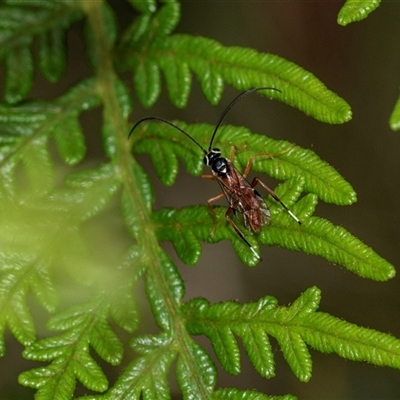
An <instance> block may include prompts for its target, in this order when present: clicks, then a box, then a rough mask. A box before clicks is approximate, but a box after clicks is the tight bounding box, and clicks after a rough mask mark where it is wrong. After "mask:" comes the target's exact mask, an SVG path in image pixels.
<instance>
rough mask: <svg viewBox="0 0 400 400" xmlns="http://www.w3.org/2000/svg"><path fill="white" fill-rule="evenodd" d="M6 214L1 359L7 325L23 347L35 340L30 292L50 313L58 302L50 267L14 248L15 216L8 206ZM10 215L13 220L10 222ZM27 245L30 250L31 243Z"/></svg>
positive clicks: (0, 302)
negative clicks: (29, 304) (27, 303)
mask: <svg viewBox="0 0 400 400" xmlns="http://www.w3.org/2000/svg"><path fill="white" fill-rule="evenodd" d="M14 212H15V211H14ZM2 214H3V215H2V217H3V218H2V221H3V223H2V229H1V230H0V237H1V238H2V243H3V246H4V249H8V252H7V250H3V251H2V252H1V254H0V261H1V263H0V277H1V280H0V293H1V296H0V337H1V339H0V340H1V346H0V356H3V355H4V352H5V348H4V340H3V335H4V330H5V327H6V326H7V325H8V327H9V329H10V331H11V333H12V334H13V336H14V337H15V338H16V339H17V340H18V341H19V342H20V343H22V344H24V345H29V344H30V343H32V342H33V340H34V339H35V335H36V332H35V327H34V324H33V320H32V317H31V315H30V312H29V308H28V307H27V305H26V297H27V294H28V291H29V290H30V289H31V290H32V291H33V293H34V294H35V295H36V297H37V298H38V300H39V301H40V303H41V304H42V305H43V307H45V308H46V309H47V310H48V311H54V309H55V307H56V305H57V300H58V297H57V295H56V293H55V289H54V286H53V283H52V279H51V277H50V274H49V265H48V264H47V263H45V262H41V263H40V261H37V260H35V259H34V258H33V257H32V256H31V254H29V252H28V251H25V253H24V252H21V250H20V249H16V248H15V245H14V246H13V245H12V244H10V241H12V240H10V235H11V234H12V233H13V230H12V227H11V224H10V223H9V222H10V221H11V218H12V217H14V216H15V214H14V213H12V210H11V209H10V208H9V207H5V206H4V204H2ZM7 215H8V218H10V219H9V220H8V222H7V217H6V216H7ZM7 238H8V240H7ZM4 239H6V240H4ZM22 239H25V238H22ZM7 242H8V243H7ZM24 242H25V243H24V244H25V246H26V247H28V246H29V244H30V243H29V241H24Z"/></svg>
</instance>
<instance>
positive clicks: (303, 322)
mask: <svg viewBox="0 0 400 400" xmlns="http://www.w3.org/2000/svg"><path fill="white" fill-rule="evenodd" d="M319 301H320V291H319V290H318V289H317V288H311V289H308V290H307V291H306V292H305V293H303V294H302V295H301V296H300V298H299V299H297V300H296V301H295V302H294V303H293V304H292V305H291V306H290V307H277V305H276V300H275V299H274V298H271V297H266V298H263V299H261V300H259V301H258V302H254V303H248V304H244V305H240V304H238V303H236V302H224V303H217V304H214V305H210V304H209V303H208V301H207V300H205V299H194V300H191V301H189V302H188V303H186V305H185V308H184V311H185V314H186V316H187V328H188V329H189V331H190V332H191V333H192V334H195V335H198V334H203V335H205V336H207V337H208V338H209V339H210V340H211V342H212V344H213V348H214V351H215V354H216V356H217V357H218V360H219V361H220V362H221V365H222V366H223V368H224V369H226V370H227V371H228V372H230V373H238V372H240V355H239V353H237V352H236V349H237V345H236V344H235V345H233V342H234V341H236V337H239V338H240V339H241V340H242V341H245V340H247V339H248V337H249V336H248V335H243V332H249V331H258V332H265V333H267V334H269V335H272V336H273V337H275V338H276V339H277V341H278V343H279V345H280V347H281V349H282V351H283V355H284V356H285V359H286V361H287V362H288V364H289V365H290V367H291V369H292V371H293V372H294V374H295V375H296V376H297V377H298V378H299V379H300V380H301V381H308V380H309V379H310V378H311V358H310V354H309V352H308V350H307V347H306V345H307V344H308V345H311V346H312V347H313V348H315V349H317V350H319V351H321V352H325V353H332V352H335V353H337V354H338V355H339V356H341V357H343V358H349V359H351V360H354V361H368V362H370V363H373V364H375V365H379V366H391V367H393V368H400V357H399V353H400V340H399V339H395V338H394V337H393V336H390V335H387V334H384V333H381V332H377V331H374V330H372V329H367V328H360V327H357V326H356V325H353V324H350V323H348V322H346V321H343V320H341V319H338V318H335V317H332V316H330V315H328V314H325V313H320V312H316V308H317V307H318V304H319ZM327 320H328V321H329V323H328V324H326V322H327ZM233 334H235V335H236V337H235V336H233ZM361 343H362V345H361V346H360V348H358V345H359V344H361ZM377 343H380V345H379V346H377ZM247 347H250V343H248V344H247ZM267 348H269V342H267ZM226 353H231V354H226ZM227 356H228V358H229V360H234V365H233V366H234V369H233V370H232V365H230V364H229V363H227ZM254 357H257V353H256V352H254V353H253V354H252V362H254ZM271 360H272V354H271V355H270V357H268V359H267V362H271ZM262 362H263V356H261V355H260V356H259V362H258V365H259V364H260V363H262ZM265 368H266V369H268V368H269V369H271V366H268V365H266V366H265Z"/></svg>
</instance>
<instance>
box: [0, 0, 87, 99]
mask: <svg viewBox="0 0 400 400" xmlns="http://www.w3.org/2000/svg"><path fill="white" fill-rule="evenodd" d="M7 3H8V5H3V6H1V7H0V48H1V51H0V60H1V59H4V60H5V65H6V85H5V99H6V101H7V102H8V103H10V104H15V103H18V102H20V101H21V100H23V99H24V98H25V97H26V96H27V95H28V94H29V91H30V89H31V87H32V83H33V72H34V64H33V55H32V51H31V45H32V41H33V38H34V37H35V36H37V35H39V37H40V41H39V68H40V72H41V73H42V74H43V76H44V77H45V78H47V79H48V80H49V81H50V82H56V81H58V80H59V79H60V78H61V76H62V75H63V73H64V71H65V68H66V56H65V52H66V49H65V44H64V39H65V35H66V30H67V29H68V28H69V26H70V25H71V24H72V23H73V22H74V21H76V20H78V19H79V18H81V17H82V13H81V12H80V11H79V10H78V9H76V8H75V7H71V6H70V5H67V3H64V2H50V1H40V2H39V1H36V2H35V1H31V2H29V1H27V2H23V1H8V2H7ZM27 6H28V7H27Z"/></svg>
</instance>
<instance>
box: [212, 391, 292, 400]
mask: <svg viewBox="0 0 400 400" xmlns="http://www.w3.org/2000/svg"><path fill="white" fill-rule="evenodd" d="M213 400H297V397H295V396H292V395H291V394H286V395H283V396H269V395H266V394H263V393H260V392H257V391H255V390H240V389H237V388H224V389H218V390H216V391H215V392H214V394H213Z"/></svg>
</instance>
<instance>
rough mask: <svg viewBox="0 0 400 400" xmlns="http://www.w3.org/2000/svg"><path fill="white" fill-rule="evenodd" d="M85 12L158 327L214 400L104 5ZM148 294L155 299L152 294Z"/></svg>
mask: <svg viewBox="0 0 400 400" xmlns="http://www.w3.org/2000/svg"><path fill="white" fill-rule="evenodd" d="M85 8H86V11H87V13H88V19H89V24H90V25H91V28H92V32H93V34H94V41H95V47H96V53H97V55H98V60H99V64H98V66H97V68H98V69H97V77H98V87H99V95H100V97H101V99H102V102H103V104H104V119H105V125H109V126H110V127H111V129H112V132H113V135H114V146H111V149H112V150H111V151H109V156H110V157H111V158H112V161H113V163H114V165H115V168H116V172H117V173H118V174H119V176H120V179H121V181H122V184H123V186H124V189H125V193H126V194H127V195H128V201H130V202H131V203H132V207H133V208H135V209H136V214H137V216H138V218H137V219H136V223H137V225H138V226H137V227H136V228H135V231H136V232H138V234H137V235H136V237H135V239H136V240H137V244H138V246H139V248H140V250H141V254H142V255H143V258H142V262H143V263H144V265H145V266H146V267H147V279H148V280H151V282H152V284H153V286H152V287H153V288H156V290H157V297H158V298H160V297H161V298H162V303H163V304H162V307H164V308H165V314H166V315H168V320H167V321H166V320H162V318H160V317H158V323H159V325H160V326H161V327H162V328H164V329H166V330H170V331H172V332H173V333H174V334H175V340H174V341H175V346H176V348H177V349H178V352H179V355H180V358H181V360H182V361H183V363H184V364H186V368H188V369H189V370H190V371H191V376H192V385H195V386H197V392H198V393H203V396H202V398H203V399H207V398H210V399H211V395H210V392H209V388H208V385H207V384H206V382H204V378H203V376H202V373H201V371H200V370H199V368H198V364H197V363H196V360H195V359H194V354H193V353H192V352H191V351H190V342H191V340H192V339H191V338H190V336H189V334H188V332H187V330H186V328H185V324H184V320H183V318H182V315H181V312H180V304H179V303H178V302H177V299H176V296H174V293H173V292H172V290H171V288H170V287H169V285H168V278H169V277H168V276H167V275H166V274H165V272H167V271H165V268H164V266H163V260H162V257H161V249H160V248H159V245H158V240H157V236H156V229H155V227H154V225H153V223H152V221H151V218H150V211H149V210H148V207H147V205H146V202H145V199H144V198H143V196H142V193H141V191H140V182H139V181H138V178H137V176H138V174H135V171H137V170H139V168H140V167H139V166H138V164H137V163H136V161H135V160H134V159H133V157H132V155H131V152H130V143H129V142H128V140H127V132H129V129H128V126H127V123H126V118H124V112H123V110H122V107H121V104H120V102H119V99H118V93H117V91H116V84H115V83H116V82H117V78H116V75H115V72H114V67H113V64H112V48H111V46H110V43H109V40H108V38H107V36H106V32H105V29H104V21H103V20H102V18H103V15H102V3H100V2H85ZM163 272H164V273H163ZM147 294H148V296H149V297H151V294H150V293H147ZM154 303H155V302H153V304H152V306H153V312H154V315H157V314H159V311H158V312H157V310H154V308H155V306H154ZM158 303H159V301H158Z"/></svg>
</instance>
